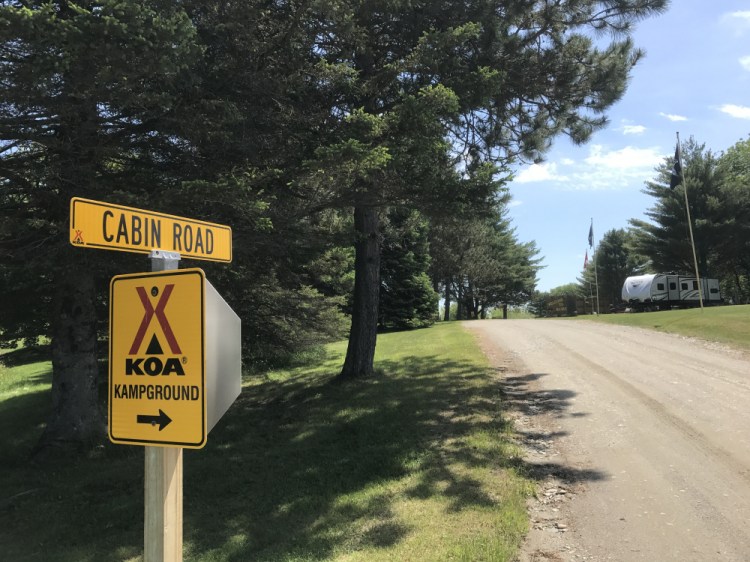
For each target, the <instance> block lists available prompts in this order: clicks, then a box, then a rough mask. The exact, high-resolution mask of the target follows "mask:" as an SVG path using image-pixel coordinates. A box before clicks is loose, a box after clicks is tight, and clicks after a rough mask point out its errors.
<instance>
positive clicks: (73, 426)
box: [33, 250, 106, 462]
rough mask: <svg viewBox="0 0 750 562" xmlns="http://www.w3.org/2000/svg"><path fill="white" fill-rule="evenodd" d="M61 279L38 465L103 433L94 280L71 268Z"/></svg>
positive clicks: (82, 446)
mask: <svg viewBox="0 0 750 562" xmlns="http://www.w3.org/2000/svg"><path fill="white" fill-rule="evenodd" d="M80 251H83V250H80ZM63 276H64V278H63V279H61V280H60V283H59V284H58V290H57V293H56V294H55V302H54V320H53V327H52V411H51V412H50V414H49V417H48V420H47V426H46V427H45V429H44V433H43V434H42V436H41V438H40V440H39V443H37V445H36V447H35V449H34V452H33V456H34V459H35V460H38V461H42V462H44V461H45V460H54V459H55V458H58V457H61V456H69V455H73V454H76V453H78V452H80V451H81V450H85V449H87V448H89V447H90V446H91V445H93V444H95V443H97V442H100V441H102V440H103V439H104V437H105V435H106V431H105V423H104V416H103V413H102V410H101V408H100V407H99V396H98V380H99V377H98V365H97V359H96V358H97V355H96V340H97V337H96V310H95V297H96V294H95V287H94V279H93V276H92V275H91V274H89V273H87V272H86V271H80V270H78V271H76V270H73V269H70V270H68V271H66V272H65V273H63Z"/></svg>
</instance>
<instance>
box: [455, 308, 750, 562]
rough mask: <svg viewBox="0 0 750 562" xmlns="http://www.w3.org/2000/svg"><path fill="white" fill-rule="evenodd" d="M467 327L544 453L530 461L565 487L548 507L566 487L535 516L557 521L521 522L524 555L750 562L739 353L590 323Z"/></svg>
mask: <svg viewBox="0 0 750 562" xmlns="http://www.w3.org/2000/svg"><path fill="white" fill-rule="evenodd" d="M465 327H466V328H467V329H468V330H470V331H472V332H475V333H477V334H478V335H479V337H480V340H481V342H482V345H483V348H484V350H485V352H486V353H487V354H488V356H489V357H490V359H491V360H492V361H493V362H494V364H495V365H496V366H501V367H502V365H505V367H502V369H503V370H504V374H503V379H504V383H503V384H504V387H505V391H506V395H507V397H508V400H509V402H511V403H515V405H516V406H517V407H518V409H519V411H520V412H521V414H519V415H520V416H521V421H525V422H526V425H523V424H522V425H520V426H519V430H520V431H521V433H522V434H523V433H524V432H525V433H526V434H527V435H526V437H527V438H528V442H530V443H532V444H533V443H537V444H538V443H543V444H545V447H547V448H548V451H547V452H546V453H545V452H544V451H542V452H541V453H540V454H542V455H543V459H541V460H540V459H539V458H530V459H529V462H530V463H531V464H532V465H533V463H537V464H540V465H544V466H546V467H547V469H548V472H549V473H553V476H555V477H556V478H557V479H558V481H561V482H562V485H561V486H560V487H559V488H560V490H558V491H555V489H554V488H552V492H551V493H550V492H547V493H546V496H547V498H549V496H550V495H552V496H553V497H557V496H556V495H555V494H560V493H563V494H564V493H566V490H565V487H568V489H569V490H573V493H569V495H568V496H567V497H572V499H570V500H569V501H567V502H564V503H563V502H560V503H556V504H555V503H550V502H549V501H548V502H546V505H542V506H541V507H540V508H539V511H540V512H541V513H540V514H539V517H538V518H537V519H536V520H534V519H532V521H533V522H536V523H539V521H542V520H544V519H545V517H547V516H551V520H554V521H555V524H554V525H553V526H552V527H550V526H547V527H545V526H544V525H542V524H541V523H540V524H537V525H533V526H532V531H531V533H530V535H529V541H528V544H527V548H526V551H525V553H524V559H526V560H588V561H592V560H594V561H597V560H602V561H603V560H607V561H610V560H616V561H623V562H630V561H636V560H648V561H680V562H686V561H696V562H698V561H700V562H706V561H714V560H715V561H722V562H725V561H726V562H734V561H738V562H739V561H742V562H747V561H750V360H749V358H748V355H747V354H744V353H742V352H739V351H736V350H731V349H729V348H726V347H723V346H720V345H717V344H710V343H708V342H703V341H701V340H697V339H692V338H684V337H680V336H675V335H670V334H662V333H658V332H654V331H649V330H644V329H639V328H628V327H621V326H611V325H606V324H600V323H596V322H583V321H571V320H563V319H546V320H494V321H477V322H467V323H465ZM530 428H533V431H532V430H531V429H530ZM529 456H530V457H533V456H534V455H533V454H531V453H530V454H529ZM537 457H539V455H537ZM563 486H565V487H563ZM543 499H544V496H543ZM545 509H547V510H548V513H546V514H545V513H543V512H544V510H545ZM552 512H554V513H552Z"/></svg>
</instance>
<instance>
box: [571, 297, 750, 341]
mask: <svg viewBox="0 0 750 562" xmlns="http://www.w3.org/2000/svg"><path fill="white" fill-rule="evenodd" d="M578 318H580V319H585V320H593V321H596V322H606V323H608V324H619V325H626V326H639V327H642V328H650V329H653V330H659V331H661V332H672V333H676V334H680V335H683V336H690V337H697V338H701V339H705V340H708V341H714V342H719V343H725V344H729V345H732V346H735V347H739V348H743V349H747V350H750V305H737V306H710V307H705V308H704V309H703V310H702V311H701V309H700V308H689V309H685V310H665V311H662V312H639V313H626V314H603V315H600V316H579V317H578Z"/></svg>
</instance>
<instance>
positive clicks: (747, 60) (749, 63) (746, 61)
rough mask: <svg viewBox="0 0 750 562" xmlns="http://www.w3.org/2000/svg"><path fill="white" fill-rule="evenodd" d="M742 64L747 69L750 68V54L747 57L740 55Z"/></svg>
mask: <svg viewBox="0 0 750 562" xmlns="http://www.w3.org/2000/svg"><path fill="white" fill-rule="evenodd" d="M740 64H741V65H742V68H744V69H745V70H750V55H747V56H746V57H740Z"/></svg>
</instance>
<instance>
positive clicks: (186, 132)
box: [0, 0, 666, 458]
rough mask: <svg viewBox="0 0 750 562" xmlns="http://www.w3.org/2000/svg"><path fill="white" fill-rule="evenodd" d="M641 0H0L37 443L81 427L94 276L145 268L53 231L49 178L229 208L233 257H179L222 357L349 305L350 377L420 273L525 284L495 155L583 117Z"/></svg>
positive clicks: (11, 277)
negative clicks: (191, 263)
mask: <svg viewBox="0 0 750 562" xmlns="http://www.w3.org/2000/svg"><path fill="white" fill-rule="evenodd" d="M665 5H666V2H665V1H664V0H628V1H622V2H614V3H613V2H608V1H607V2H605V1H595V0H586V1H582V2H576V3H575V6H573V5H569V3H564V2H563V3H542V4H540V3H517V2H505V1H502V2H501V1H497V0H472V1H469V2H465V1H464V2H455V1H429V2H428V1H424V2H422V1H419V2H414V1H412V0H409V1H406V0H404V1H398V0H397V1H392V0H389V1H387V2H386V1H379V0H375V1H367V2H363V1H357V0H325V1H323V0H312V1H308V2H293V1H283V0H282V1H276V2H268V1H266V0H262V1H261V0H248V1H246V2H228V1H226V0H208V1H206V0H200V1H198V0H186V1H184V2H178V3H175V2H166V1H161V0H148V1H147V0H132V1H129V2H119V1H114V0H99V1H97V2H92V1H87V0H84V1H80V2H76V3H73V2H69V1H67V0H50V1H45V2H35V1H14V0H7V1H3V2H2V4H0V44H2V49H1V50H0V61H1V64H0V210H1V212H2V220H1V221H0V293H1V294H2V295H3V299H2V311H1V313H0V340H2V343H3V344H4V345H14V344H16V343H17V342H19V341H21V342H26V343H31V342H35V341H38V339H39V338H41V337H44V338H49V340H50V341H51V349H52V363H53V392H52V395H53V407H52V412H51V414H50V417H49V420H48V423H47V424H46V427H45V432H44V435H43V437H42V439H41V441H40V444H39V447H38V450H37V453H38V455H39V457H40V458H41V457H43V456H45V455H52V454H53V453H56V452H62V451H69V450H77V448H79V447H81V446H84V447H85V446H87V445H88V444H91V443H92V442H96V441H98V440H100V439H101V438H102V435H103V428H104V423H103V414H102V410H101V408H100V404H99V402H98V386H99V385H100V382H101V381H102V380H103V377H102V373H101V372H100V363H99V361H98V359H99V358H101V357H105V356H106V353H105V348H106V344H105V342H104V337H105V335H106V333H107V331H106V320H107V315H106V306H107V302H106V296H107V290H106V287H107V283H108V280H109V279H110V278H111V276H112V275H113V274H115V273H120V272H129V271H142V270H144V269H146V263H145V260H144V258H143V257H140V256H133V255H128V254H123V253H119V252H101V251H94V250H80V249H77V248H73V247H71V245H70V244H69V243H68V209H69V201H70V199H71V197H74V196H79V197H86V198H90V199H98V200H106V201H109V202H112V203H119V204H125V205H130V206H134V207H139V208H145V209H153V210H156V211H161V212H168V213H172V214H176V215H181V216H187V217H194V218H201V219H205V220H210V221H213V222H219V223H223V224H229V225H231V226H232V228H233V232H234V261H233V263H232V264H231V265H230V266H225V265H215V264H211V263H201V266H202V267H204V269H205V270H206V273H207V276H208V277H209V279H211V281H212V283H213V284H214V285H215V286H216V287H217V288H218V289H219V291H220V292H221V293H222V295H223V296H224V297H225V299H226V300H227V301H228V302H229V303H230V304H231V306H232V307H233V308H234V309H235V310H236V311H237V312H238V314H239V315H240V317H241V318H242V322H243V331H242V333H243V353H244V356H245V364H246V366H248V367H253V366H255V367H263V366H268V365H272V364H275V363H278V362H279V361H281V360H284V359H285V358H288V357H290V356H292V355H294V354H295V353H299V352H300V351H302V350H305V349H309V348H310V347H311V346H315V345H318V344H320V343H322V342H324V341H327V340H329V339H331V338H337V337H341V336H343V335H345V334H346V330H347V326H348V333H349V347H348V351H347V356H346V360H345V363H344V365H343V368H342V371H341V376H342V377H343V378H351V377H366V376H370V375H372V374H373V373H374V369H373V357H374V352H375V344H376V334H377V329H378V327H380V328H381V329H401V328H409V327H418V326H424V325H427V324H429V323H430V322H432V321H433V320H434V318H435V314H436V310H437V306H436V301H437V293H438V291H442V293H443V295H444V296H445V298H446V300H447V301H449V302H453V301H455V302H459V303H460V310H461V317H476V316H481V315H482V314H484V313H485V311H486V310H487V309H488V308H489V307H492V306H496V305H498V304H499V303H515V302H520V301H522V300H524V299H525V298H527V296H528V295H529V294H530V293H531V291H532V290H533V284H534V279H535V271H536V268H537V267H538V263H537V258H536V254H537V250H536V248H535V247H534V244H533V243H530V242H529V243H523V242H520V241H518V240H517V239H516V237H515V235H514V233H513V229H512V227H511V225H510V223H509V221H508V219H507V217H506V210H507V203H508V195H507V192H506V190H505V187H504V186H505V184H506V183H507V180H508V177H509V176H508V173H507V170H508V169H509V165H510V164H511V163H513V162H514V161H516V160H518V159H525V160H527V161H532V160H538V159H539V158H541V157H542V155H543V154H544V153H545V151H546V150H547V149H548V148H549V146H550V143H551V142H552V139H553V138H554V137H555V136H557V135H567V136H568V137H570V138H571V139H572V140H573V141H574V142H585V141H586V140H587V139H588V138H589V137H590V135H591V134H592V132H593V131H595V130H597V129H598V128H600V127H602V126H603V125H604V124H605V123H606V116H605V112H606V110H607V109H608V108H609V107H610V106H611V105H612V104H613V103H614V102H616V101H617V100H618V99H619V98H620V97H621V96H622V94H623V92H624V91H625V87H626V83H627V78H628V74H629V72H630V70H631V69H632V67H633V65H634V64H636V63H637V61H638V60H639V59H640V57H641V52H640V51H639V50H638V49H636V48H635V47H634V46H633V44H632V42H631V40H630V32H631V28H632V25H633V24H634V23H635V22H637V21H639V20H641V19H643V18H644V17H647V16H650V15H653V14H655V13H658V12H659V11H661V10H663V9H664V7H665ZM602 32H606V34H605V35H603V34H602ZM603 37H606V38H607V39H608V40H609V42H607V41H606V40H602V38H603ZM447 308H448V309H450V306H448V307H447Z"/></svg>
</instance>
